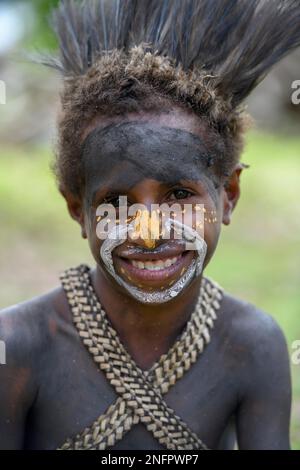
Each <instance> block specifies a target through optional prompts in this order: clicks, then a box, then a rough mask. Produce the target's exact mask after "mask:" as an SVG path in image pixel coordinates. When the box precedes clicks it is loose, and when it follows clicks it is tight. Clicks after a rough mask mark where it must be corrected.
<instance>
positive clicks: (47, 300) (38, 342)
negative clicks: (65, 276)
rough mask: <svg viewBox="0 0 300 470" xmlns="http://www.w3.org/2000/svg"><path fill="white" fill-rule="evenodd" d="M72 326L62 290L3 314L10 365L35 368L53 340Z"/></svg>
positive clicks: (1, 329) (0, 326)
mask: <svg viewBox="0 0 300 470" xmlns="http://www.w3.org/2000/svg"><path fill="white" fill-rule="evenodd" d="M70 326H71V317H70V313H69V311H68V305H67V302H66V299H65V296H64V293H63V290H62V288H61V287H57V288H55V289H53V290H51V291H49V292H47V293H46V294H43V295H40V296H37V297H34V298H32V299H30V300H27V301H24V302H21V303H18V304H16V305H12V306H10V307H7V308H4V309H3V310H1V311H0V340H1V341H3V342H4V344H5V349H6V358H7V361H10V364H15V365H19V366H20V365H25V364H27V365H28V364H33V363H34V362H35V360H36V359H37V358H38V357H39V354H41V353H42V352H43V351H44V350H46V349H47V345H48V344H49V342H50V341H51V340H52V339H53V335H55V333H56V332H57V331H58V330H60V329H64V328H68V327H70Z"/></svg>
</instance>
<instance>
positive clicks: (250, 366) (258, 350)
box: [218, 293, 289, 385]
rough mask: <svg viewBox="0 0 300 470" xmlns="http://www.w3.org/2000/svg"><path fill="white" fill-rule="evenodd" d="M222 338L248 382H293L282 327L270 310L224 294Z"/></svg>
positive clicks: (229, 355) (221, 313) (220, 325)
mask: <svg viewBox="0 0 300 470" xmlns="http://www.w3.org/2000/svg"><path fill="white" fill-rule="evenodd" d="M218 330H219V335H218V336H219V338H221V341H222V342H223V344H226V354H227V358H229V359H230V361H231V364H233V365H236V367H237V370H238V371H239V373H240V374H241V376H243V375H244V378H245V381H246V382H247V384H249V382H252V383H253V384H257V385H259V383H260V382H261V383H266V381H268V380H269V378H270V377H272V381H274V380H277V379H278V381H281V382H282V381H283V382H285V383H286V384H287V383H288V382H289V354H288V348H287V343H286V339H285V336H284V333H283V331H282V329H281V327H280V326H279V325H278V323H277V321H276V320H275V319H274V318H273V316H272V315H271V314H270V313H267V312H264V311H263V310H261V309H259V308H258V307H256V306H255V305H253V304H252V303H250V302H246V301H244V300H241V299H238V298H236V297H233V296H232V295H230V294H228V293H224V297H223V300H222V304H221V309H220V314H219V324H218Z"/></svg>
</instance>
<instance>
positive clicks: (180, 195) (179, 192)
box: [170, 189, 193, 199]
mask: <svg viewBox="0 0 300 470" xmlns="http://www.w3.org/2000/svg"><path fill="white" fill-rule="evenodd" d="M173 195H174V196H175V199H186V198H188V197H190V196H192V195H193V193H191V191H188V190H187V189H174V190H173V191H172V193H171V197H170V199H174V198H173V197H172V196H173Z"/></svg>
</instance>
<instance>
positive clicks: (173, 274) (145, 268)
mask: <svg viewBox="0 0 300 470" xmlns="http://www.w3.org/2000/svg"><path fill="white" fill-rule="evenodd" d="M193 257H194V254H193V252H192V251H184V252H182V253H179V254H177V255H176V256H169V257H168V258H167V257H166V258H163V257H161V258H159V259H157V258H156V259H151V258H150V257H149V258H148V259H143V260H142V259H138V258H133V257H132V258H125V257H122V256H116V259H115V261H116V266H117V269H118V271H120V274H121V276H122V277H123V278H125V279H126V280H127V281H129V282H130V283H132V284H135V285H138V286H139V287H145V288H147V287H150V288H151V287H153V288H155V287H157V288H167V287H168V286H170V285H172V284H174V282H175V281H176V280H177V279H178V278H179V277H181V276H182V275H183V274H184V273H185V272H186V270H187V268H188V267H189V265H190V264H191V262H192V260H193ZM164 286H165V287H164Z"/></svg>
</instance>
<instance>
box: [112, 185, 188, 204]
mask: <svg viewBox="0 0 300 470" xmlns="http://www.w3.org/2000/svg"><path fill="white" fill-rule="evenodd" d="M179 191H182V192H183V193H185V194H186V195H185V196H184V197H179V198H178V197H176V196H175V199H176V200H181V199H187V198H189V197H191V196H193V195H194V194H193V193H192V192H191V191H189V190H188V189H185V188H175V189H173V190H172V192H171V193H169V196H168V198H170V196H172V194H175V193H176V192H179ZM114 201H115V202H116V207H118V205H119V196H108V197H106V198H104V199H103V203H104V204H113V202H114ZM113 205H114V204H113ZM129 205H130V204H129Z"/></svg>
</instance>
